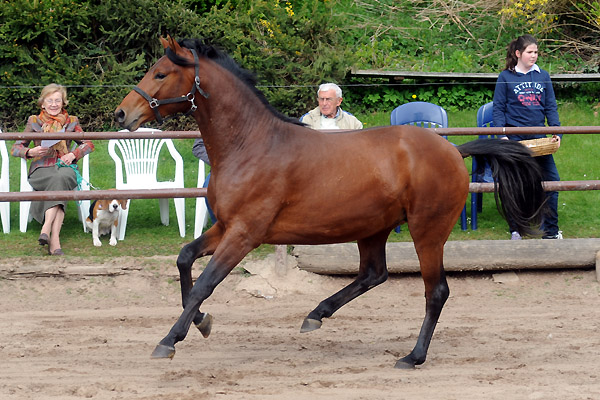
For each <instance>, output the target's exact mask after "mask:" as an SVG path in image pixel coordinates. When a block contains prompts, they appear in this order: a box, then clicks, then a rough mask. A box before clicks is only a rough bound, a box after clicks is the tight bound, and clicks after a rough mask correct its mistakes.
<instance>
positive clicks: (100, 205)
mask: <svg viewBox="0 0 600 400" xmlns="http://www.w3.org/2000/svg"><path fill="white" fill-rule="evenodd" d="M119 206H120V207H121V208H122V209H126V208H127V200H117V199H113V200H94V201H93V202H92V204H91V205H90V215H89V216H88V217H87V219H86V220H85V225H86V226H87V228H88V230H90V231H91V232H92V238H93V240H94V246H96V247H99V246H102V243H101V242H100V236H102V235H107V234H109V233H110V241H109V244H110V245H111V246H116V245H117V228H118V226H119V211H120V210H119Z"/></svg>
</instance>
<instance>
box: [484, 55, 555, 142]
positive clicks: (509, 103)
mask: <svg viewBox="0 0 600 400" xmlns="http://www.w3.org/2000/svg"><path fill="white" fill-rule="evenodd" d="M493 114H494V126H496V127H503V126H545V125H546V120H547V121H548V126H560V120H559V118H558V111H557V105H556V97H555V95H554V88H553V87H552V82H551V81H550V75H549V74H548V72H546V71H544V70H542V69H540V68H539V67H537V65H534V67H533V68H532V69H531V70H530V71H529V72H527V73H526V74H523V73H521V72H516V71H509V70H504V71H502V72H501V73H500V75H499V76H498V80H497V81H496V89H495V90H494V111H493ZM561 136H562V135H561ZM543 137H546V135H545V134H539V135H523V136H520V135H510V139H512V140H526V139H536V138H543Z"/></svg>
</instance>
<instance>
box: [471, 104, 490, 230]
mask: <svg viewBox="0 0 600 400" xmlns="http://www.w3.org/2000/svg"><path fill="white" fill-rule="evenodd" d="M493 110H494V102H492V101H490V102H489V103H486V104H484V105H482V106H481V107H479V110H477V126H478V127H491V126H494V123H493V121H494V115H493ZM488 137H494V136H493V135H479V138H480V139H484V138H488ZM472 160H473V161H472V164H471V171H472V174H471V182H493V181H494V178H493V177H492V170H491V168H490V166H489V165H488V164H487V163H486V165H485V166H484V167H483V173H479V174H477V173H475V171H477V169H478V168H479V166H478V165H477V161H476V160H475V158H473V159H472ZM482 202H483V193H471V229H473V230H477V214H478V213H480V212H481V210H482Z"/></svg>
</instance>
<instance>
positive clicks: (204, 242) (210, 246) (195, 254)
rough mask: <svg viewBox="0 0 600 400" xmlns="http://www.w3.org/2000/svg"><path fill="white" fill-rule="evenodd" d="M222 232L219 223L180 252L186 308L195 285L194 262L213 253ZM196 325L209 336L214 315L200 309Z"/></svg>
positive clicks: (178, 267) (178, 260)
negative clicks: (193, 277) (193, 276)
mask: <svg viewBox="0 0 600 400" xmlns="http://www.w3.org/2000/svg"><path fill="white" fill-rule="evenodd" d="M222 234H223V232H222V228H221V225H220V224H218V223H217V224H215V225H213V226H212V227H211V228H210V229H209V230H207V231H206V232H205V233H204V234H203V235H201V236H200V237H198V238H197V239H195V240H194V241H193V242H191V243H188V244H187V245H185V246H184V247H183V249H181V251H180V252H179V256H178V257H177V269H179V277H180V283H181V300H182V304H183V308H184V309H185V306H186V304H187V299H188V296H189V294H190V291H191V290H192V286H193V280H192V264H193V263H194V261H196V260H197V259H198V258H200V257H203V256H208V255H211V254H213V253H214V252H215V249H216V248H217V245H218V244H219V242H220V241H221V237H222ZM194 325H196V327H197V328H198V330H199V331H200V333H202V336H204V337H208V335H210V330H211V327H212V317H211V316H210V314H208V313H202V312H200V311H199V310H198V312H197V313H196V315H195V316H194Z"/></svg>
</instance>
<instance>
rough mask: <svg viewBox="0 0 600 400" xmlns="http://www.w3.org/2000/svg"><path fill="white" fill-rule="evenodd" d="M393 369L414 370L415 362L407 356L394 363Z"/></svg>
mask: <svg viewBox="0 0 600 400" xmlns="http://www.w3.org/2000/svg"><path fill="white" fill-rule="evenodd" d="M394 368H398V369H415V362H414V361H413V360H412V358H410V357H409V356H406V357H404V358H401V359H399V360H398V361H396V365H394Z"/></svg>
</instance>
